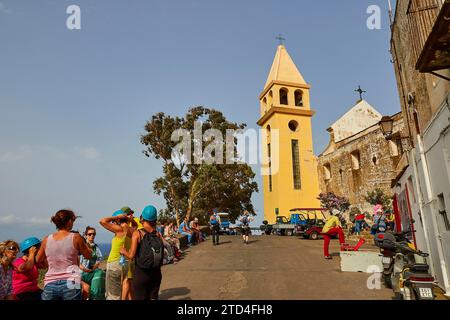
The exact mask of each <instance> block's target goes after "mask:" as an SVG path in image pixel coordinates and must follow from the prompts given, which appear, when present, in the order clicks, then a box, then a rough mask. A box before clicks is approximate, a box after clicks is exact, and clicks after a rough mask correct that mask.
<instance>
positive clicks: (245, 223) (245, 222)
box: [241, 210, 251, 244]
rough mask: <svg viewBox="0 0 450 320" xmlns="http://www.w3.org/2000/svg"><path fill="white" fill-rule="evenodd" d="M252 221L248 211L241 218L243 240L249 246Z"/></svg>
mask: <svg viewBox="0 0 450 320" xmlns="http://www.w3.org/2000/svg"><path fill="white" fill-rule="evenodd" d="M250 221H251V218H250V217H249V216H248V211H247V210H245V211H244V215H243V216H242V218H241V223H242V238H243V239H244V243H245V244H248V238H249V236H250Z"/></svg>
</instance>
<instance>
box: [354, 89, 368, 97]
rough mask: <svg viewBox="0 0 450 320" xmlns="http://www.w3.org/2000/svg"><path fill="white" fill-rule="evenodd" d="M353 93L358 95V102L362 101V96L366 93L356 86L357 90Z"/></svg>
mask: <svg viewBox="0 0 450 320" xmlns="http://www.w3.org/2000/svg"><path fill="white" fill-rule="evenodd" d="M355 92H358V93H359V100H362V99H363V98H362V94H363V93H366V92H367V91H364V90H363V89H361V86H358V89H356V90H355Z"/></svg>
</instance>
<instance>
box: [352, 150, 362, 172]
mask: <svg viewBox="0 0 450 320" xmlns="http://www.w3.org/2000/svg"><path fill="white" fill-rule="evenodd" d="M350 156H351V158H352V169H353V170H359V168H361V164H360V162H361V155H360V153H359V150H355V151H353V152H352V153H351V154H350Z"/></svg>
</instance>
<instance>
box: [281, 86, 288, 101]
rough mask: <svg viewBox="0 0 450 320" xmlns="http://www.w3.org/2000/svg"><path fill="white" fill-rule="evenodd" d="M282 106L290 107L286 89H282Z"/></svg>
mask: <svg viewBox="0 0 450 320" xmlns="http://www.w3.org/2000/svg"><path fill="white" fill-rule="evenodd" d="M280 104H282V105H288V90H287V89H286V88H281V89H280Z"/></svg>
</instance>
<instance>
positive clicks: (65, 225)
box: [0, 205, 253, 300]
mask: <svg viewBox="0 0 450 320" xmlns="http://www.w3.org/2000/svg"><path fill="white" fill-rule="evenodd" d="M77 218H78V217H77V216H76V215H75V213H74V212H73V211H71V210H66V209H64V210H59V211H58V212H56V213H55V215H54V216H53V217H52V218H51V222H52V223H53V224H54V225H55V227H56V232H55V233H53V234H50V235H48V236H47V237H45V238H44V239H43V240H42V241H41V240H39V239H38V238H37V237H30V238H27V239H25V240H23V241H22V242H21V243H20V245H19V244H18V243H17V242H15V241H13V240H7V241H4V242H1V243H0V262H1V266H2V268H1V270H0V271H1V272H0V300H81V299H91V300H104V299H106V300H154V299H158V294H159V288H160V284H161V279H162V274H161V266H162V265H163V264H167V263H171V262H177V261H178V259H179V258H180V256H181V245H180V240H179V236H177V235H179V234H181V235H186V236H187V240H188V245H189V246H191V245H195V244H198V243H199V242H202V241H204V240H205V237H206V236H205V234H204V233H203V232H202V231H201V229H200V225H199V220H198V218H194V219H193V220H191V221H190V220H189V219H188V218H187V217H186V218H185V219H184V220H183V222H182V223H181V224H180V226H179V227H178V228H177V227H176V221H165V222H163V223H158V222H157V220H158V215H157V210H156V208H155V207H154V206H152V205H149V206H147V207H145V208H144V209H143V211H142V213H141V215H140V217H139V218H138V217H134V211H133V210H132V209H131V208H130V207H123V208H121V209H120V210H117V211H115V212H114V213H113V214H112V215H111V216H107V217H104V218H102V219H101V220H100V221H99V223H100V225H101V226H102V227H103V228H104V229H106V230H107V231H109V232H111V233H112V234H113V238H112V240H111V250H110V252H109V255H108V257H107V259H106V261H103V256H104V253H102V252H101V250H100V248H99V246H98V244H97V243H96V242H95V237H96V235H97V231H96V228H94V227H91V226H88V227H86V229H85V231H84V233H83V234H80V233H79V232H77V231H73V225H74V223H75V221H76V220H77ZM252 220H253V218H252V217H250V215H249V213H248V212H247V211H245V212H244V214H243V215H242V217H241V218H240V219H239V221H240V222H241V227H242V233H243V240H244V243H246V244H248V243H249V235H250V227H249V224H250V222H251V221H252ZM209 226H210V231H211V236H212V240H213V245H214V246H215V245H218V244H219V233H220V217H219V215H218V211H217V210H216V209H214V210H213V211H212V212H211V213H210V218H209ZM19 252H21V253H22V255H21V256H20V257H18V254H19ZM102 262H103V264H105V263H106V268H105V267H101V264H102ZM104 269H106V271H105V270H104ZM39 271H41V274H42V275H43V289H41V288H40V286H39V283H40V280H42V279H40V272H39ZM44 273H45V274H44Z"/></svg>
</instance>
